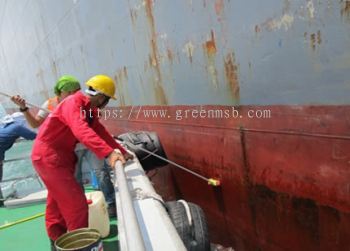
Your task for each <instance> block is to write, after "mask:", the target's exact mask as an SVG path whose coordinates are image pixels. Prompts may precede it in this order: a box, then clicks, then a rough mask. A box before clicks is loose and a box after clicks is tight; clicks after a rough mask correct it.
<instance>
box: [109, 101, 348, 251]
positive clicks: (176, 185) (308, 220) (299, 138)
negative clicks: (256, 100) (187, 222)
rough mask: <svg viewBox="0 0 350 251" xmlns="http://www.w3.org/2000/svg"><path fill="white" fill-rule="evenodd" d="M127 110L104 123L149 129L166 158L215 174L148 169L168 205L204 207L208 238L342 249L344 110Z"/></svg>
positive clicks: (248, 246) (242, 246)
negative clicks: (148, 114)
mask: <svg viewBox="0 0 350 251" xmlns="http://www.w3.org/2000/svg"><path fill="white" fill-rule="evenodd" d="M163 108H164V107H163ZM202 108H205V109H206V110H210V109H231V107H224V106H206V107H202ZM130 109H131V108H130V107H126V108H124V109H123V114H124V115H130V114H131V115H130V117H129V116H124V117H129V118H130V119H128V120H126V119H123V118H119V119H112V120H107V121H105V124H106V125H107V127H109V129H110V130H111V132H112V133H113V134H119V133H122V132H126V131H132V130H150V131H156V132H157V133H158V135H159V137H160V139H161V142H162V144H163V146H164V148H165V151H166V153H167V155H168V157H169V159H171V160H174V161H175V162H177V163H179V164H182V165H184V166H187V167H189V168H190V169H192V170H194V171H197V172H199V173H201V174H202V175H204V176H207V177H218V178H220V180H221V182H222V186H221V187H219V188H213V187H210V186H208V185H207V184H206V183H205V182H204V181H202V180H200V179H198V178H196V177H193V176H191V175H190V174H187V173H185V172H183V171H181V170H178V169H176V168H174V167H166V168H162V169H160V170H157V171H152V172H151V173H150V175H151V176H152V180H153V181H154V182H155V183H156V188H157V191H158V192H159V193H160V194H161V195H162V196H164V197H165V198H166V199H168V200H171V199H178V198H184V199H186V200H188V201H192V202H195V203H197V204H199V205H200V206H201V207H202V208H203V209H204V211H205V213H206V215H207V218H208V221H209V226H210V230H211V232H210V234H211V239H212V241H213V242H218V243H221V244H225V245H232V246H233V247H235V249H237V250H349V249H350V238H349V236H350V152H349V149H350V106H269V107H266V106H265V107H246V106H245V107H240V108H239V111H240V113H241V114H247V111H248V110H250V109H255V110H256V109H269V110H271V118H269V119H248V118H242V119H233V118H231V119H211V118H206V119H199V118H197V119H187V120H181V121H179V120H176V119H175V117H174V116H173V115H174V114H175V111H176V110H179V109H181V110H182V111H184V110H189V109H201V107H198V106H171V107H165V108H164V109H167V110H168V114H171V115H172V116H171V118H166V119H159V118H158V119H155V118H152V119H151V118H144V117H142V116H141V117H140V116H137V115H136V113H137V112H138V107H134V108H133V110H132V112H131V113H130ZM145 109H162V108H161V107H151V106H150V107H142V110H141V114H142V111H144V110H145ZM136 117H137V119H136ZM240 128H241V129H240Z"/></svg>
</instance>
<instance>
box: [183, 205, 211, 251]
mask: <svg viewBox="0 0 350 251" xmlns="http://www.w3.org/2000/svg"><path fill="white" fill-rule="evenodd" d="M188 206H189V208H190V212H191V216H192V241H191V244H190V247H189V248H188V250H190V251H209V250H210V241H209V232H208V224H207V221H206V218H205V215H204V212H203V210H202V208H200V207H199V206H198V205H196V204H193V203H190V202H188Z"/></svg>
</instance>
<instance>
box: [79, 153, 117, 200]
mask: <svg viewBox="0 0 350 251" xmlns="http://www.w3.org/2000/svg"><path fill="white" fill-rule="evenodd" d="M75 154H76V156H77V157H78V162H77V165H76V169H75V177H76V179H77V180H78V182H79V183H81V184H83V181H82V169H83V165H87V166H89V168H90V170H92V171H93V172H94V173H95V175H96V177H97V180H98V186H99V189H100V190H101V192H102V193H103V195H104V197H105V199H106V202H107V204H108V206H109V205H111V204H114V203H115V192H114V186H113V183H112V181H111V176H110V174H109V170H110V168H109V167H108V166H107V164H105V161H104V159H99V158H97V156H96V155H95V154H94V153H93V152H91V151H90V150H88V149H81V150H76V151H75ZM84 160H85V161H84Z"/></svg>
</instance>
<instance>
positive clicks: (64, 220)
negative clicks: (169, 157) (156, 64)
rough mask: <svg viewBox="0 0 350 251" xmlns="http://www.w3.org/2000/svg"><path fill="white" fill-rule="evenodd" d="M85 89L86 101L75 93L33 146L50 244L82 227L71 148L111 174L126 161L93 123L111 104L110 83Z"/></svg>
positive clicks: (84, 213) (82, 201)
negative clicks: (103, 163)
mask: <svg viewBox="0 0 350 251" xmlns="http://www.w3.org/2000/svg"><path fill="white" fill-rule="evenodd" d="M86 85H87V86H88V88H89V89H88V90H87V91H86V95H84V94H83V93H82V92H80V91H79V92H77V93H75V94H73V95H71V96H69V97H67V98H66V99H64V100H63V101H62V102H61V103H60V104H59V105H58V106H57V108H56V109H55V110H54V111H53V112H52V113H51V114H50V115H49V117H48V118H47V119H46V120H45V121H44V123H43V124H42V125H41V128H40V131H39V134H38V136H37V138H36V140H35V143H34V146H33V151H32V161H33V165H34V167H35V169H36V171H37V172H38V174H39V176H40V177H41V179H42V180H43V182H44V183H45V185H46V187H47V190H48V197H47V205H46V218H45V222H46V230H47V233H48V235H49V238H50V239H51V240H52V242H53V241H55V240H56V239H57V238H59V237H60V236H61V235H62V234H64V233H66V232H67V231H72V230H75V229H78V228H84V227H87V226H88V205H87V202H86V197H85V195H84V192H83V190H82V188H81V186H80V185H79V183H78V182H77V180H76V179H75V177H74V169H75V163H76V160H77V157H76V155H75V152H74V149H75V147H76V145H77V143H78V142H81V143H82V144H84V145H85V146H86V147H87V148H88V149H89V150H91V151H92V152H94V153H95V154H96V156H97V157H98V158H100V159H103V158H107V159H108V163H109V166H111V167H112V168H113V167H114V166H115V163H116V162H117V161H118V160H119V161H121V162H122V163H124V162H125V159H128V158H131V156H132V155H129V154H128V153H127V151H126V150H125V149H124V148H123V147H122V146H121V145H119V144H118V143H117V142H116V141H115V140H114V139H113V137H112V136H111V134H109V133H108V131H107V130H106V129H105V127H104V126H103V125H102V124H101V123H100V122H99V120H98V109H102V108H104V107H105V106H106V105H107V103H108V102H109V99H110V98H114V99H115V86H114V81H113V80H112V79H111V78H110V77H108V76H105V75H97V76H95V77H93V78H91V79H90V80H88V81H87V83H86Z"/></svg>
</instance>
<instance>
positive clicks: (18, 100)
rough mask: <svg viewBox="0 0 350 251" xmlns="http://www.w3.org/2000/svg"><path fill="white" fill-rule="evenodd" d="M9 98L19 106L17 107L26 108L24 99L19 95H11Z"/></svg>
mask: <svg viewBox="0 0 350 251" xmlns="http://www.w3.org/2000/svg"><path fill="white" fill-rule="evenodd" d="M11 100H12V102H13V103H15V104H16V105H18V106H19V108H22V109H24V108H26V100H25V99H24V98H22V97H21V96H19V95H16V96H12V97H11Z"/></svg>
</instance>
